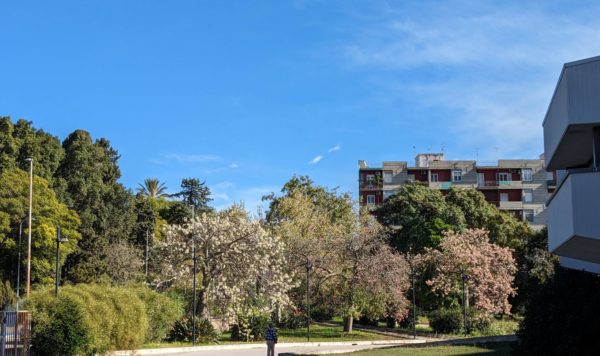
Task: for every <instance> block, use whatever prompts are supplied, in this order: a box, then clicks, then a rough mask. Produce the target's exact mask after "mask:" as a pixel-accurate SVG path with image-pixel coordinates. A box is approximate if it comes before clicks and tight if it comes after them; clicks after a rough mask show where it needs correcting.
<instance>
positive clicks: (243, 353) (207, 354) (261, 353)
mask: <svg viewBox="0 0 600 356" xmlns="http://www.w3.org/2000/svg"><path fill="white" fill-rule="evenodd" d="M385 346H390V345H356V346H304V347H302V346H297V347H285V346H284V347H275V355H282V356H283V354H287V353H295V354H318V353H321V352H323V351H326V352H327V351H329V352H332V351H339V353H342V352H350V351H358V350H367V349H373V348H379V347H385ZM266 354H267V349H266V347H265V348H261V349H249V350H214V351H196V352H184V353H177V354H156V355H158V356H166V355H177V356H179V355H181V356H225V355H227V356H229V355H231V356H265V355H266Z"/></svg>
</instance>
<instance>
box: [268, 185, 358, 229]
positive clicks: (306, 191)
mask: <svg viewBox="0 0 600 356" xmlns="http://www.w3.org/2000/svg"><path fill="white" fill-rule="evenodd" d="M281 193H282V195H281V196H275V194H274V193H271V194H270V195H267V196H265V197H263V200H266V201H270V202H271V203H270V206H269V211H268V212H267V216H266V218H267V221H268V222H269V223H271V224H275V223H277V222H279V221H281V220H285V219H286V218H287V216H286V214H285V212H284V211H282V209H280V204H282V201H283V200H284V199H285V198H286V197H292V196H293V195H294V194H300V195H303V196H307V197H309V198H310V199H311V201H312V202H313V203H314V206H315V208H316V209H318V210H319V212H320V213H321V214H325V215H326V216H327V217H328V218H329V220H330V222H332V223H347V224H350V222H349V221H348V217H351V216H352V215H353V214H352V201H351V198H350V195H349V194H347V193H346V194H338V192H337V190H336V189H333V190H329V189H327V188H324V187H321V186H318V185H315V184H314V182H313V181H312V180H311V179H310V178H309V177H308V176H293V177H292V178H291V179H290V180H289V181H288V182H287V183H285V184H284V186H283V188H282V189H281Z"/></svg>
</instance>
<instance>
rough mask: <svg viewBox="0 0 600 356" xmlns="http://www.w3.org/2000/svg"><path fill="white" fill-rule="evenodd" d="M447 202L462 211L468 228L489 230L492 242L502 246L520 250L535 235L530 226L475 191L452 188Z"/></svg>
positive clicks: (447, 196)
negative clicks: (528, 238)
mask: <svg viewBox="0 0 600 356" xmlns="http://www.w3.org/2000/svg"><path fill="white" fill-rule="evenodd" d="M446 202H447V203H448V204H449V205H451V206H454V207H456V208H458V209H459V210H460V211H462V213H463V216H464V217H465V226H466V227H467V228H472V229H485V230H487V231H488V233H489V234H488V237H489V239H490V241H491V242H493V243H495V244H498V245H500V246H505V247H511V248H519V246H521V245H523V243H524V240H525V239H526V237H527V236H530V235H531V234H533V231H532V230H531V228H530V227H529V225H527V224H526V223H525V222H522V221H518V220H517V219H515V218H514V217H513V216H512V215H509V214H508V213H507V212H504V211H501V210H499V209H498V208H497V207H496V206H494V205H493V204H491V203H489V202H488V201H486V200H485V196H484V195H483V194H482V193H481V192H479V191H477V190H475V189H458V188H452V189H450V191H449V192H448V194H447V195H446Z"/></svg>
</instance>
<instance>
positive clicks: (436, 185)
mask: <svg viewBox="0 0 600 356" xmlns="http://www.w3.org/2000/svg"><path fill="white" fill-rule="evenodd" d="M429 188H431V189H438V190H448V189H450V188H452V182H429Z"/></svg>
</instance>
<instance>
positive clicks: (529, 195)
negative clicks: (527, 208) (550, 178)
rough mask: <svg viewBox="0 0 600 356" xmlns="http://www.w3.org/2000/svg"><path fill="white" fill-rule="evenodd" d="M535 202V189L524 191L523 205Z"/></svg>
mask: <svg viewBox="0 0 600 356" xmlns="http://www.w3.org/2000/svg"><path fill="white" fill-rule="evenodd" d="M531 202H533V189H523V203H531Z"/></svg>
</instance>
